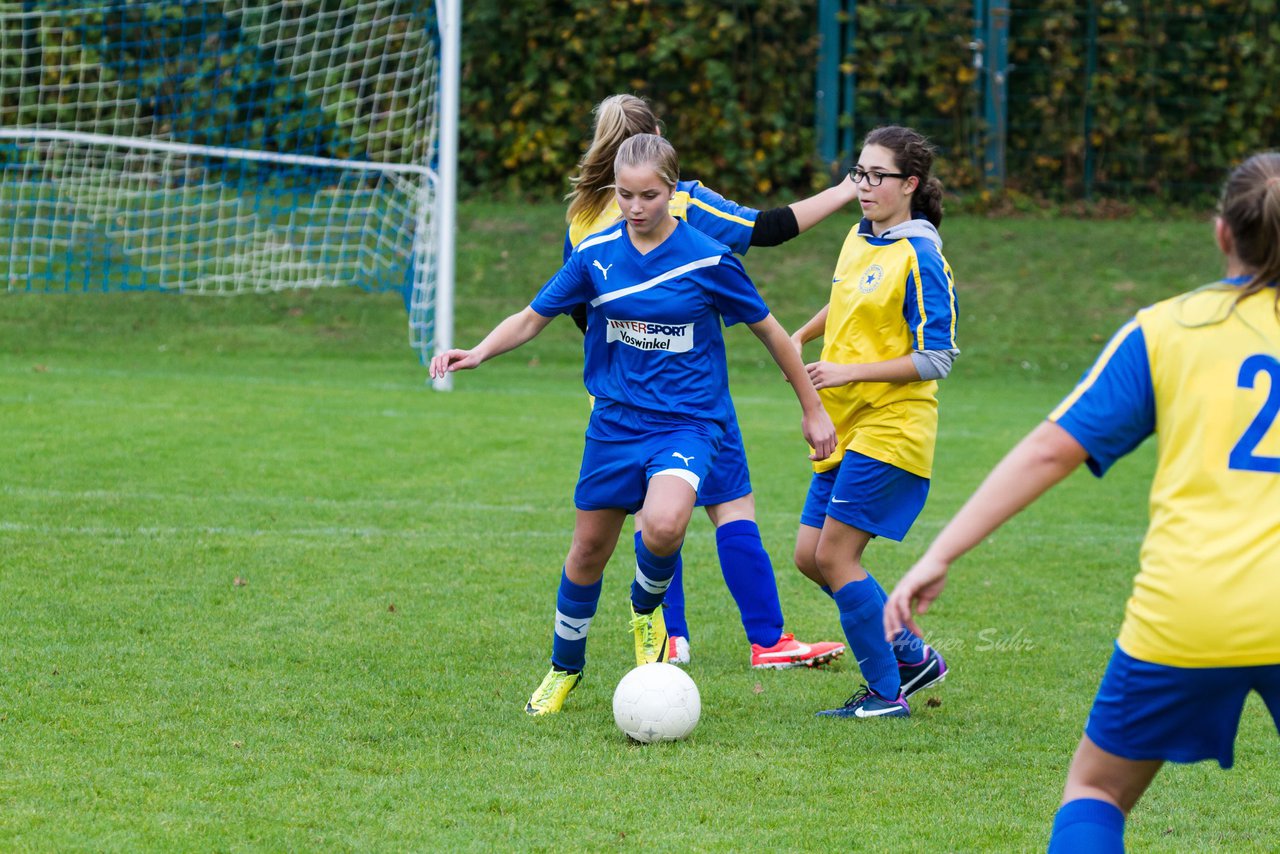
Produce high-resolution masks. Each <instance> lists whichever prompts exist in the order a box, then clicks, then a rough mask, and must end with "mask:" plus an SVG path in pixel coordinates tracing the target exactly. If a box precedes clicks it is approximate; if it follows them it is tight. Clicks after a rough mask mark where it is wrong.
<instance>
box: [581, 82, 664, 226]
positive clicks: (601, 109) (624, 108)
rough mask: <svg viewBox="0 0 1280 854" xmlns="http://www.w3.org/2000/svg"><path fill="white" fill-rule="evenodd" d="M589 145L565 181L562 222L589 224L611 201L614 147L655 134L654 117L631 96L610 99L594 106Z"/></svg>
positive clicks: (615, 150)
mask: <svg viewBox="0 0 1280 854" xmlns="http://www.w3.org/2000/svg"><path fill="white" fill-rule="evenodd" d="M593 112H594V114H595V122H594V125H593V127H592V131H591V145H590V146H589V147H588V148H587V151H586V153H585V154H583V155H582V159H581V160H579V161H578V170H577V174H575V175H572V176H570V177H569V183H570V184H571V185H572V186H573V190H572V191H570V193H569V195H567V196H565V199H567V200H568V202H569V209H568V210H567V211H566V212H565V220H566V221H568V222H570V223H573V222H578V221H580V220H581V221H591V220H593V219H595V218H596V217H597V216H599V215H600V212H601V211H602V210H604V208H605V205H607V204H609V199H610V198H611V197H612V193H611V192H610V188H611V187H612V186H613V159H614V157H616V156H617V154H618V146H620V145H622V143H623V141H624V140H626V139H627V138H628V137H631V136H634V135H635V134H638V133H658V131H659V124H658V117H657V116H656V115H654V113H653V110H652V109H651V108H650V107H649V104H648V102H647V101H645V100H644V99H643V98H637V97H636V96H635V95H610V96H609V97H608V98H605V99H604V100H603V101H601V102H600V103H599V104H597V105H596V108H595V110H593Z"/></svg>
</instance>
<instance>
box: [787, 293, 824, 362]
mask: <svg viewBox="0 0 1280 854" xmlns="http://www.w3.org/2000/svg"><path fill="white" fill-rule="evenodd" d="M830 308H831V303H827V304H826V305H824V306H823V307H822V308H821V309H819V310H818V313H817V314H815V315H814V316H813V317H811V318H809V320H808V322H806V323H805V325H804V326H801V327H800V328H799V329H797V330H796V331H795V332H792V333H791V345H792V346H793V347H795V348H796V353H797V354H799V355H800V357H801V358H802V359H803V358H804V345H805V344H808V343H809V342H810V341H812V340H813V339H815V338H818V337H821V335H822V333H823V332H824V331H825V330H826V328H827V311H828V310H829V309H830Z"/></svg>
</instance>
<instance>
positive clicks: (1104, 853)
mask: <svg viewBox="0 0 1280 854" xmlns="http://www.w3.org/2000/svg"><path fill="white" fill-rule="evenodd" d="M1077 851H1088V852H1090V854H1123V852H1124V813H1123V812H1121V811H1120V808H1119V807H1118V806H1116V805H1115V804H1111V803H1107V802H1106V801H1102V800H1098V799H1097V798H1081V799H1079V800H1075V801H1067V803H1065V804H1063V805H1062V806H1061V807H1059V808H1058V814H1057V815H1055V816H1054V817H1053V835H1052V836H1051V837H1050V838H1049V854H1075V852H1077Z"/></svg>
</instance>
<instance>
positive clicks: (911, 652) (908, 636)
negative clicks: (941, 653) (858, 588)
mask: <svg viewBox="0 0 1280 854" xmlns="http://www.w3.org/2000/svg"><path fill="white" fill-rule="evenodd" d="M863 569H864V570H865V567H864V568H863ZM867 579H868V580H869V581H870V582H871V583H872V584H874V585H875V586H876V592H877V594H878V595H879V596H880V607H881V610H883V608H884V603H885V602H888V601H889V594H888V593H885V592H884V588H883V587H881V586H880V582H879V581H876V577H875V576H874V575H872V574H871V573H869V572H868V573H867ZM890 646H892V647H893V657H894V658H896V659H897V660H898V661H899V662H900V663H902V664H921V663H923V659H924V658H925V648H924V646H925V644H924V638H922V637H920V636H919V635H917V634H916V633H915V632H913V631H911V629H908V628H906V627H905V626H904V627H903V628H902V630H901V631H899V632H898V636H897V637H895V638H894V639H893V642H892V643H891V644H890Z"/></svg>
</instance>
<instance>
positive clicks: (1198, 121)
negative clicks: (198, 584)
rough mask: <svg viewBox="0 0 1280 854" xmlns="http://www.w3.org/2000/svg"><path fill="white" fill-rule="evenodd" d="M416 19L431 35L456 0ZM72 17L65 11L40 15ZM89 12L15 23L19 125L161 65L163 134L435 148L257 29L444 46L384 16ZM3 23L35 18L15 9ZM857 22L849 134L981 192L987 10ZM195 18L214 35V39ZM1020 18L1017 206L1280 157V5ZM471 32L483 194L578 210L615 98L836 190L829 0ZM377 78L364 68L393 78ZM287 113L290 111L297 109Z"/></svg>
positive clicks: (330, 1) (472, 4)
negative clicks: (626, 97)
mask: <svg viewBox="0 0 1280 854" xmlns="http://www.w3.org/2000/svg"><path fill="white" fill-rule="evenodd" d="M404 3H405V6H406V8H413V9H415V10H416V11H417V12H419V13H420V17H419V20H420V21H422V22H423V23H422V24H420V26H421V27H425V26H426V24H425V21H427V20H428V19H429V18H430V16H431V15H432V14H433V9H434V0H404ZM72 5H73V4H72V3H71V2H70V0H49V2H48V3H40V4H36V3H32V4H29V8H44V9H48V8H53V7H57V8H68V7H70V6H72ZM87 5H88V6H89V7H90V8H91V9H94V10H96V11H89V12H85V13H82V14H76V15H72V16H68V17H66V18H64V23H65V24H66V25H65V26H63V27H60V28H57V29H52V28H51V29H46V30H42V31H39V32H33V31H31V30H27V31H25V32H24V31H23V30H22V29H21V28H14V27H12V26H6V28H0V55H2V56H3V62H0V123H3V124H5V125H11V126H12V125H31V124H41V125H44V126H53V124H54V122H55V121H58V122H62V121H65V120H68V119H71V120H75V121H78V122H80V123H81V125H82V126H89V127H107V126H110V125H111V124H112V121H113V119H114V118H115V117H114V116H112V115H111V114H110V111H111V109H113V108H112V107H111V105H110V104H105V105H101V106H95V107H94V108H93V109H92V113H93V114H92V115H86V114H85V107H84V106H83V105H76V106H72V105H70V104H69V103H68V102H67V101H66V100H63V99H60V98H46V100H45V101H44V103H43V104H42V105H41V106H39V107H36V106H34V104H33V102H32V101H31V100H30V99H26V100H24V98H23V97H19V96H18V95H17V94H16V93H17V92H18V86H19V84H20V83H27V84H31V83H33V82H34V81H37V80H39V81H41V82H42V83H43V84H44V85H45V86H46V87H57V86H59V85H63V86H66V87H67V89H68V91H70V90H71V89H72V88H73V87H74V86H75V85H76V84H82V83H94V82H96V81H110V80H112V79H114V78H115V77H116V76H117V75H118V74H120V73H122V72H123V70H124V69H127V68H129V67H131V66H132V65H133V64H134V63H135V62H137V61H139V60H141V59H146V58H149V59H153V60H156V61H157V65H156V66H155V68H156V71H155V73H154V74H150V75H148V76H146V77H145V78H144V79H143V80H142V81H141V82H142V86H143V89H144V91H142V92H141V93H139V95H138V97H137V108H139V109H141V110H143V111H144V113H147V115H145V116H144V117H143V121H142V122H141V125H142V126H143V127H145V126H146V124H147V121H148V120H150V121H151V122H152V123H153V124H154V126H155V127H156V129H157V131H158V132H162V133H167V134H169V135H171V136H172V137H174V138H177V139H183V140H188V141H192V142H203V143H207V144H216V145H246V146H252V147H266V148H279V149H284V150H291V151H305V152H309V153H316V154H327V155H330V156H338V157H341V156H344V155H345V154H347V153H348V152H347V151H346V149H345V148H344V146H345V145H346V141H347V140H348V139H349V138H350V135H351V132H352V130H353V129H355V130H370V131H377V132H378V133H377V134H376V136H377V138H378V139H379V140H381V143H380V144H381V145H382V148H381V149H380V150H378V151H377V152H375V154H376V155H377V156H378V157H379V159H396V158H397V157H398V156H399V155H400V154H401V153H402V151H403V150H404V149H407V148H409V147H412V146H413V145H414V142H415V140H414V139H413V138H412V136H411V134H410V132H409V131H408V130H406V129H405V128H398V127H393V126H385V127H384V126H383V125H382V124H380V123H383V122H386V121H388V120H387V119H386V118H385V116H384V114H382V113H378V114H374V113H370V114H368V115H361V114H358V113H357V112H356V111H355V107H354V106H353V105H356V104H357V103H366V104H369V103H375V101H376V99H363V100H358V99H357V97H356V96H357V95H358V94H364V89H365V88H367V85H368V84H367V79H366V80H360V79H348V80H335V81H333V83H334V85H333V86H331V87H329V86H326V87H325V94H324V95H323V97H321V95H320V94H318V93H317V91H316V90H315V88H314V87H308V86H303V85H301V84H297V83H289V82H281V78H280V77H279V76H278V75H277V69H276V68H275V67H274V65H275V63H277V62H278V59H277V58H276V57H273V56H266V55H263V54H262V52H261V51H260V49H259V48H258V47H257V45H256V43H255V42H254V41H253V40H252V39H250V38H249V37H248V36H246V35H245V33H244V29H245V28H246V27H251V26H252V25H253V24H255V23H258V22H259V19H261V18H262V17H263V16H264V15H265V16H271V17H272V20H273V21H274V20H275V18H276V17H278V16H281V15H283V16H285V17H286V19H287V20H286V21H285V22H284V23H286V25H287V26H288V27H291V28H293V29H294V30H296V31H297V34H298V35H299V36H300V37H303V38H304V40H305V37H306V36H307V35H308V33H307V32H306V30H307V27H308V26H311V25H312V24H311V22H313V21H314V17H313V16H311V15H310V14H309V11H313V10H316V9H326V10H330V11H335V12H339V13H340V14H342V15H343V16H344V19H345V20H349V21H351V22H356V21H361V22H362V23H364V24H366V25H367V26H371V27H373V28H374V29H375V30H376V29H377V28H379V27H384V30H382V31H379V32H380V37H381V38H383V39H385V40H386V43H387V44H391V43H393V42H395V41H398V40H403V39H421V38H423V37H424V32H423V31H422V30H420V29H419V30H415V31H413V32H408V31H404V30H403V29H397V26H402V25H391V24H387V25H383V24H379V23H369V21H366V20H365V19H366V18H369V16H370V15H371V14H372V13H371V12H370V9H371V8H372V7H371V6H370V4H368V3H367V2H361V0H308V2H307V3H305V4H302V5H299V4H296V3H295V4H290V5H288V6H280V7H272V6H267V5H263V6H261V7H257V6H254V5H253V4H249V6H248V8H247V10H246V11H245V12H244V14H243V15H230V16H227V17H225V18H224V17H223V4H222V3H218V2H209V3H200V4H191V3H189V2H184V1H183V0H167V2H163V3H159V4H154V5H149V6H146V7H143V6H141V5H138V4H126V5H122V6H121V5H117V6H114V7H112V8H111V11H106V12H104V11H103V9H104V7H105V6H106V4H87ZM227 5H228V8H230V7H235V8H240V7H241V4H240V3H238V2H237V3H234V4H227ZM0 6H3V8H4V9H5V10H6V11H18V10H21V9H22V8H24V5H23V4H20V3H15V2H7V1H6V0H0ZM855 6H856V18H855V20H854V24H855V26H854V28H853V29H854V32H855V33H856V36H855V38H854V41H853V46H852V49H851V50H849V51H847V53H846V55H845V56H844V57H843V63H842V65H841V69H842V71H843V72H844V73H845V74H852V75H854V79H855V80H856V82H857V95H856V102H855V106H856V109H855V111H854V116H853V118H852V119H848V120H847V121H851V122H852V124H853V131H854V138H855V139H857V138H860V137H861V136H862V135H863V134H864V133H865V132H866V131H868V130H870V129H871V128H872V127H874V126H875V125H878V124H883V123H887V122H897V123H904V124H911V125H914V126H916V127H919V128H920V129H921V130H923V131H924V132H926V133H927V134H929V136H930V137H931V138H933V139H934V140H935V142H937V143H938V144H939V146H940V148H941V150H942V159H941V161H940V164H939V171H940V172H941V174H942V177H943V179H944V182H945V183H946V184H947V185H948V186H949V187H950V188H951V189H954V190H961V191H963V190H965V189H968V188H976V187H980V186H981V185H982V180H983V172H982V150H983V145H982V143H983V133H984V127H983V123H982V120H981V117H982V102H981V98H980V90H979V85H978V84H979V82H980V81H978V79H977V73H976V71H975V69H974V67H973V51H972V50H971V47H970V42H971V40H972V39H973V37H974V22H973V7H974V4H973V2H972V0H934V2H930V3H920V2H915V3H902V2H899V3H890V2H884V0H858V2H857V3H856V4H855ZM193 10H198V11H199V12H200V13H201V15H202V16H203V18H204V20H203V21H199V22H196V23H193V22H192V21H191V20H190V15H191V13H192V11H193ZM1011 12H1012V14H1011V18H1010V28H1009V60H1010V63H1011V71H1010V75H1009V78H1008V80H1009V104H1008V116H1009V120H1008V145H1007V154H1006V162H1007V167H1008V184H1009V186H1010V187H1011V188H1013V189H1015V190H1019V191H1022V192H1025V193H1027V194H1029V195H1033V196H1038V197H1049V198H1076V197H1079V196H1080V195H1082V194H1086V193H1089V192H1092V193H1094V194H1096V195H1099V196H1123V197H1130V196H1148V197H1150V196H1155V197H1157V198H1162V199H1175V200H1176V199H1187V198H1197V199H1198V198H1200V197H1202V196H1203V195H1204V194H1205V193H1206V192H1212V191H1213V189H1214V188H1216V186H1217V184H1218V182H1219V180H1220V179H1221V175H1222V173H1223V170H1224V169H1225V168H1227V167H1228V166H1230V165H1232V164H1233V163H1235V162H1237V161H1239V160H1240V159H1241V158H1242V157H1243V156H1245V155H1246V154H1248V153H1249V152H1251V151H1255V150H1258V149H1261V148H1266V147H1270V146H1275V145H1276V144H1277V141H1278V140H1280V0H1207V2H1203V3H1196V4H1190V3H1185V4H1182V3H1180V4H1170V3H1156V2H1148V1H1147V0H1123V1H1122V0H1092V2H1088V3H1082V2H1079V0H1035V2H1033V0H1017V2H1013V3H1012V5H1011ZM304 13H306V14H304ZM463 14H464V21H463V66H464V67H463V74H462V87H463V91H462V127H461V146H460V155H461V176H460V178H461V180H460V189H461V192H462V193H463V194H464V195H475V194H482V193H493V192H505V193H512V192H514V193H518V194H521V195H524V196H528V197H536V198H552V197H556V196H558V195H562V194H563V193H564V192H566V191H567V190H568V182H567V176H568V174H569V173H570V172H571V171H572V169H573V167H574V164H575V163H576V161H577V159H578V158H579V156H580V155H581V153H582V151H583V149H584V147H585V144H586V141H587V137H588V135H589V133H590V125H591V108H592V107H593V106H594V105H595V104H596V103H597V102H598V101H600V99H602V98H604V97H605V96H607V95H610V94H613V93H615V92H632V93H635V94H638V95H643V96H645V97H647V98H649V99H650V100H651V101H652V102H653V104H654V106H655V107H656V108H657V110H658V111H659V113H660V115H661V116H662V117H663V118H664V120H665V125H666V132H667V134H668V136H669V137H670V138H671V139H672V140H673V141H674V142H675V143H676V145H677V147H678V148H679V150H680V152H681V159H682V163H683V172H684V174H685V175H686V176H688V177H698V178H702V179H704V180H706V181H707V182H708V183H709V184H711V185H712V186H715V187H718V188H721V189H723V190H724V191H725V192H726V193H729V194H731V195H733V196H734V197H736V198H739V199H742V200H744V201H761V200H764V199H766V198H776V197H780V196H782V197H785V196H786V195H788V194H793V193H803V192H806V191H808V190H810V189H813V188H815V187H817V186H821V185H823V184H825V183H826V181H827V180H828V177H829V174H830V173H829V170H828V164H824V163H822V162H820V161H819V159H818V156H817V154H816V131H815V127H814V86H815V80H816V75H817V67H816V66H817V57H818V51H817V48H818V35H817V34H818V20H817V12H816V4H800V3H795V2H793V0H720V2H709V0H688V2H677V0H552V2H546V0H464V3H463ZM369 20H372V19H369ZM379 20H381V19H379ZM193 27H194V28H196V29H197V31H198V32H197V33H196V35H197V36H198V38H199V39H202V40H203V41H204V42H205V43H206V46H207V43H210V42H212V41H217V42H221V43H223V45H224V46H225V47H226V48H227V52H226V53H225V54H224V57H223V59H222V60H220V61H219V62H217V63H214V62H213V61H212V60H211V59H210V58H209V55H208V53H207V52H206V51H204V50H201V49H199V48H196V47H193V48H192V49H190V50H185V49H184V50H180V51H173V50H171V49H170V48H169V47H168V46H169V45H172V44H173V42H172V41H171V39H177V38H180V37H182V36H187V35H192V33H191V32H189V31H190V30H191V29H192V28H193ZM140 33H146V34H147V35H146V36H145V37H143V36H141V35H139V34H140ZM37 48H38V50H37ZM377 60H378V57H376V56H364V57H363V61H365V62H366V64H367V65H368V66H369V67H370V68H371V69H372V68H373V67H374V66H375V65H376V63H377ZM286 80H287V78H286ZM215 82H216V83H218V84H224V83H229V84H233V85H214V84H215ZM28 91H29V90H28ZM46 91H51V90H49V89H46ZM179 101H181V102H182V105H181V108H179V107H178V106H177V103H178V102H179ZM285 103H287V104H288V105H289V106H290V109H289V110H283V109H281V105H282V104H285ZM128 109H134V106H133V105H130V106H129V107H128ZM66 113H75V115H64V114H66ZM386 115H391V113H389V112H388V113H386ZM64 126H65V125H64ZM139 132H143V131H139Z"/></svg>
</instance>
